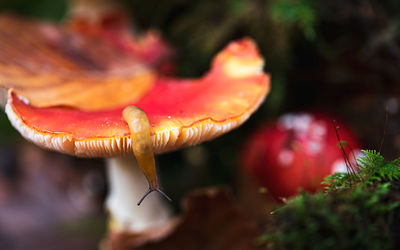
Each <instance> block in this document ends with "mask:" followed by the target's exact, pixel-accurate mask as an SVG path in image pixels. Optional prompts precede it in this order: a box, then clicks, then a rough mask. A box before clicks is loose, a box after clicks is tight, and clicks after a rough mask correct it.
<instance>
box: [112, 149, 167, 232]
mask: <svg viewBox="0 0 400 250" xmlns="http://www.w3.org/2000/svg"><path fill="white" fill-rule="evenodd" d="M107 166H108V178H109V185H110V193H109V196H108V198H107V208H108V210H109V213H110V216H111V218H110V223H109V225H110V230H111V231H112V232H116V231H129V232H139V231H143V230H147V229H151V228H157V227H159V226H161V225H162V224H163V223H166V222H167V221H169V220H170V218H171V210H170V208H169V206H168V205H167V204H166V203H165V202H164V201H163V200H162V199H161V196H160V195H155V194H152V195H150V196H148V197H147V199H146V202H143V204H142V205H141V206H140V207H138V206H137V201H138V200H140V198H141V197H142V194H143V193H142V192H143V190H145V189H146V188H147V187H148V183H147V180H146V178H145V176H144V175H143V173H142V171H141V170H140V168H139V165H138V163H137V161H136V159H135V158H134V157H132V156H129V157H120V158H110V159H108V160H107Z"/></svg>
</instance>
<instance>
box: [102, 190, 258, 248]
mask: <svg viewBox="0 0 400 250" xmlns="http://www.w3.org/2000/svg"><path fill="white" fill-rule="evenodd" d="M183 210H184V214H183V215H182V217H181V218H179V219H178V220H175V221H172V222H171V224H169V225H167V226H166V227H165V228H160V229H159V230H153V232H148V233H146V234H147V236H146V237H147V239H148V240H147V241H146V240H144V237H143V236H144V234H141V235H140V236H139V235H137V234H136V235H135V234H132V233H131V234H129V233H114V234H112V233H111V235H110V236H109V239H108V240H109V241H108V247H109V249H112V250H122V249H124V250H125V249H141V250H152V249H158V250H160V249H163V250H164V249H165V250H169V249H171V250H172V249H173V250H175V249H190V250H200V249H211V250H226V249H233V250H236V249H237V250H239V249H246V250H251V249H260V247H259V246H257V245H256V239H257V237H258V236H259V235H260V229H259V228H258V226H257V223H256V222H255V221H253V220H251V219H250V218H249V217H248V216H246V215H245V214H244V213H243V211H242V210H241V208H240V207H239V206H238V204H237V203H236V201H235V200H234V199H233V197H232V194H231V193H230V192H229V191H228V190H227V189H226V188H207V189H200V190H196V191H193V192H191V193H189V194H188V195H187V196H186V197H185V199H184V201H183ZM160 230H161V231H160ZM160 232H162V233H161V234H164V236H163V235H160ZM154 235H156V237H154ZM138 238H140V240H138Z"/></svg>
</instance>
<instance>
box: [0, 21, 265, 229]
mask: <svg viewBox="0 0 400 250" xmlns="http://www.w3.org/2000/svg"><path fill="white" fill-rule="evenodd" d="M5 21H6V22H8V26H7V27H11V26H12V25H14V27H22V26H23V25H24V26H25V27H26V28H25V31H24V32H20V33H19V34H20V37H19V40H18V41H17V44H15V45H14V46H11V45H10V41H14V40H16V38H14V37H13V36H12V34H9V35H8V36H2V37H1V38H0V45H2V44H5V45H8V46H7V47H4V46H0V85H1V86H3V89H5V91H6V92H7V98H6V100H3V103H6V105H5V111H6V114H7V115H8V118H9V120H10V122H11V124H12V125H13V126H14V127H15V128H16V129H17V130H18V131H19V132H20V133H21V135H22V136H23V137H25V138H26V139H27V140H29V141H31V142H33V143H35V144H36V145H38V146H40V147H42V148H45V149H49V150H54V151H58V152H61V153H66V154H69V155H73V156H78V157H105V158H108V161H107V165H108V171H109V178H110V180H109V181H110V194H109V197H108V199H107V208H108V210H109V212H110V215H111V223H110V228H111V230H112V231H114V232H118V231H124V230H127V231H133V232H142V231H145V230H150V229H152V228H154V227H158V226H160V225H161V224H163V223H165V222H166V221H168V220H169V218H170V215H171V213H170V211H169V209H168V207H166V206H165V205H164V203H163V201H162V200H161V199H160V197H159V196H157V195H153V194H152V195H149V196H148V198H146V200H145V201H143V204H142V205H141V206H140V207H139V206H137V203H138V201H139V203H140V200H141V198H142V197H143V194H145V196H146V195H147V193H146V192H145V191H146V190H150V191H152V190H156V191H158V192H160V193H162V191H161V189H160V188H159V186H158V182H157V176H156V171H155V165H154V158H153V157H154V156H153V153H152V152H154V153H156V154H159V153H164V152H168V151H172V150H177V149H179V148H182V147H186V146H191V145H195V144H199V143H201V142H203V141H207V140H211V139H214V138H216V137H217V136H220V135H222V134H224V133H226V132H228V131H230V130H232V129H234V128H236V127H238V126H240V125H241V124H242V123H243V122H244V121H245V120H246V119H247V118H248V117H249V116H250V115H251V114H252V113H253V112H254V111H255V110H256V109H257V108H258V107H259V105H260V104H261V103H262V101H263V100H264V99H265V97H266V95H267V93H268V91H269V76H268V75H267V74H265V73H263V71H262V67H263V60H262V58H261V57H260V55H259V53H258V51H257V48H256V46H255V44H254V42H253V41H252V40H250V39H248V38H245V39H242V40H239V41H235V42H232V43H230V44H229V45H228V46H227V47H226V48H225V49H224V50H223V51H222V52H220V53H219V54H218V55H217V56H216V58H215V59H214V60H213V62H212V67H211V70H210V71H209V72H208V73H207V74H205V76H203V77H202V78H199V79H174V78H164V77H159V76H157V75H156V73H155V72H154V71H153V70H152V69H150V68H148V67H147V66H146V65H143V64H140V62H138V61H137V60H134V59H132V57H128V56H125V55H124V54H123V53H121V51H118V50H116V49H115V48H112V47H108V46H105V45H104V43H103V42H102V41H101V40H99V39H93V38H86V37H83V36H81V35H80V34H76V33H73V32H71V31H66V30H64V29H63V28H60V27H57V26H54V25H50V24H46V23H40V24H38V23H34V22H31V21H27V20H17V19H15V18H10V17H5V18H3V19H1V18H0V22H5ZM0 27H1V29H0V32H3V33H4V32H8V31H9V28H7V27H6V26H3V25H0ZM4 29H5V31H4ZM25 32H28V33H29V32H36V36H35V37H31V36H29V35H27V34H26V33H25ZM66 40H67V41H69V42H65V41H66ZM21 49H23V50H24V51H26V52H25V53H20V51H21ZM39 52H40V53H39ZM5 56H7V57H5ZM10 56H11V57H10ZM9 58H11V60H9ZM132 152H133V153H134V154H135V157H132ZM126 155H130V156H126ZM135 158H136V159H135ZM136 160H137V161H136ZM138 162H139V164H138ZM138 165H139V166H138ZM139 167H141V168H142V170H143V173H144V175H143V174H142V173H141V171H140V168H139ZM145 177H146V178H147V179H146V178H145Z"/></svg>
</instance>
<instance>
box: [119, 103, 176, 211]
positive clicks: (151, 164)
mask: <svg viewBox="0 0 400 250" xmlns="http://www.w3.org/2000/svg"><path fill="white" fill-rule="evenodd" d="M122 117H123V118H124V120H125V121H126V122H127V123H128V126H129V130H130V132H131V142H132V143H131V144H132V151H133V154H134V155H135V157H136V160H137V162H138V164H139V166H140V168H141V170H142V171H143V174H144V175H145V177H146V179H147V182H148V183H149V189H148V191H147V192H146V193H145V194H144V196H143V197H142V198H141V199H140V200H139V202H138V206H139V205H140V204H141V203H142V201H143V200H144V199H145V198H146V196H147V195H148V194H150V193H151V192H152V191H157V192H158V193H160V194H162V195H163V196H164V197H165V198H167V199H168V200H169V201H171V199H170V198H169V197H168V196H167V195H166V194H165V193H164V192H163V191H162V190H161V189H160V187H159V185H158V180H157V172H156V164H155V161H154V152H153V144H152V141H151V136H150V123H149V119H148V118H147V115H146V113H145V112H143V110H141V109H140V108H138V107H136V106H128V107H126V108H125V109H124V111H123V112H122Z"/></svg>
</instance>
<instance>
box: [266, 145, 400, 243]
mask: <svg viewBox="0 0 400 250" xmlns="http://www.w3.org/2000/svg"><path fill="white" fill-rule="evenodd" d="M363 153H364V156H362V157H360V158H359V159H357V162H358V165H357V166H355V167H353V168H358V170H357V171H358V172H357V171H356V172H354V171H351V173H336V174H334V175H331V176H329V177H328V178H327V179H326V181H325V183H326V184H328V187H327V191H326V192H325V193H317V194H309V193H301V194H300V195H299V196H297V197H296V198H294V199H291V200H289V201H288V203H287V204H286V205H285V206H284V207H282V208H280V209H278V210H276V211H275V212H274V215H273V217H274V218H273V223H272V224H271V225H267V228H266V233H265V234H264V235H263V236H262V237H261V239H260V241H261V243H262V244H264V245H265V246H266V247H267V248H268V249H324V250H325V249H399V246H400V244H399V242H400V237H399V236H400V221H399V219H400V216H399V214H400V189H399V187H400V185H399V184H400V165H399V164H400V159H396V160H394V161H391V162H387V161H385V159H384V158H383V157H382V156H381V155H380V154H379V153H377V152H375V151H363ZM349 167H351V166H349Z"/></svg>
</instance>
